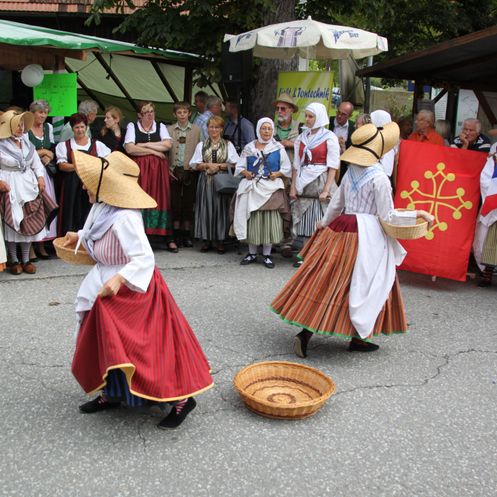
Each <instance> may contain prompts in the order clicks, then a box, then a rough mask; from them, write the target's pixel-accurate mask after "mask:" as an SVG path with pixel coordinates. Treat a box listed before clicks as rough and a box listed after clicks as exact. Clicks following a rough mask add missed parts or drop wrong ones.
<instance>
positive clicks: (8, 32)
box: [0, 19, 200, 64]
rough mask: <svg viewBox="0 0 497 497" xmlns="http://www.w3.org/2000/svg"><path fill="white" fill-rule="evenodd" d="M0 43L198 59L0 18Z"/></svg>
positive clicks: (184, 60)
mask: <svg viewBox="0 0 497 497" xmlns="http://www.w3.org/2000/svg"><path fill="white" fill-rule="evenodd" d="M0 43H3V44H6V45H16V46H28V47H45V48H59V49H63V50H90V51H94V50H98V51H100V52H104V53H120V54H137V55H141V56H144V55H145V56H146V55H151V56H154V55H159V56H160V57H163V58H165V59H169V60H171V61H176V62H185V63H188V62H190V63H196V64H198V63H199V62H200V56H199V55H195V54H191V53H186V52H177V51H175V50H162V49H159V48H146V47H139V46H138V45H134V44H133V43H126V42H122V41H115V40H108V39H105V38H97V37H96V36H88V35H82V34H76V33H69V32H67V31H60V30H58V29H50V28H43V27H40V26H30V25H29V24H22V23H19V22H12V21H5V20H3V19H0Z"/></svg>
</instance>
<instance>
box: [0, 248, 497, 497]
mask: <svg viewBox="0 0 497 497" xmlns="http://www.w3.org/2000/svg"><path fill="white" fill-rule="evenodd" d="M156 257H157V264H158V266H159V268H160V270H161V272H162V274H163V275H164V278H165V280H166V282H167V284H168V285H169V288H170V289H171V291H172V293H173V295H174V297H175V299H176V301H177V302H178V304H179V306H180V308H181V309H182V311H183V312H184V314H185V316H186V317H187V319H188V320H189V322H190V324H191V326H192V328H193V329H194V331H195V333H196V335H197V337H198V339H199V341H200V343H201V344H202V346H203V348H204V351H205V353H206V355H207V357H208V359H209V361H210V363H211V366H212V370H213V377H214V380H215V388H213V389H211V390H210V391H208V392H206V393H204V394H203V395H200V396H198V398H197V401H198V407H197V408H196V409H195V410H194V411H193V412H192V413H191V415H190V416H189V417H188V418H187V420H186V421H185V423H184V424H183V425H182V426H181V427H180V428H179V429H177V430H172V431H163V430H158V429H157V428H156V424H157V423H158V421H160V419H161V418H160V416H159V414H158V413H156V412H150V411H149V410H146V409H143V410H139V411H135V410H133V409H126V408H122V409H118V410H112V411H107V412H101V413H97V414H92V415H83V414H80V413H79V411H78V405H79V404H81V403H82V402H84V401H85V400H87V397H86V396H85V394H84V393H83V392H82V390H81V388H80V387H79V385H78V384H77V383H76V381H75V380H74V378H73V376H72V375H71V371H70V364H71V358H72V353H73V348H74V338H73V334H74V329H75V315H74V308H73V301H74V297H75V294H76V292H77V289H78V287H79V284H80V282H81V280H82V278H83V276H84V274H85V273H86V271H87V268H86V267H83V266H69V265H66V264H65V263H63V262H62V261H60V260H50V261H43V262H40V263H39V264H38V272H37V274H36V275H33V276H29V275H24V274H23V275H21V276H12V275H10V274H8V273H7V272H4V273H0V303H1V306H0V354H1V355H0V368H1V369H0V375H1V386H2V388H1V389H0V419H1V428H2V429H1V432H0V451H1V454H2V456H1V460H0V479H1V481H0V495H1V496H9V497H59V496H60V497H128V496H129V497H135V496H136V497H138V496H140V497H141V496H147V497H148V496H164V497H166V496H175V497H176V496H185V497H192V496H194V497H197V496H199V497H200V496H202V497H203V496H207V497H259V496H260V497H272V496H274V497H296V496H299V497H322V496H333V497H359V496H363V497H397V496H399V497H476V496H478V497H493V496H495V495H496V494H497V402H496V397H497V395H496V394H497V365H496V359H497V325H496V322H497V319H496V317H497V313H496V304H497V283H496V284H495V285H494V286H493V287H491V288H484V289H482V288H478V287H477V286H476V282H475V281H474V280H470V281H468V282H466V283H460V282H454V281H449V280H444V279H438V280H436V281H432V279H431V278H430V277H428V276H423V275H417V274H412V273H406V272H401V273H400V280H401V286H402V292H403V296H404V300H405V303H406V309H407V317H408V322H409V333H408V334H406V335H396V336H392V337H381V338H379V339H378V340H376V342H377V343H378V344H379V345H380V349H379V351H378V352H375V353H372V354H361V353H350V352H348V351H347V342H346V341H345V340H342V339H339V338H326V337H314V338H313V340H312V342H311V344H310V350H309V357H308V359H299V358H297V357H295V356H294V355H293V353H292V340H293V336H294V334H295V333H296V332H297V331H298V330H297V329H295V328H294V327H292V326H290V325H288V324H285V323H284V322H282V321H281V320H280V319H279V318H278V317H277V316H276V315H275V314H274V313H272V312H270V310H269V303H270V302H271V300H272V298H273V297H274V296H275V295H276V293H277V292H278V291H279V290H280V288H281V287H282V286H283V284H284V283H285V282H286V281H287V280H288V279H289V278H290V276H291V275H292V274H293V272H294V271H295V269H293V268H292V266H291V262H290V261H288V260H285V259H282V258H281V257H280V256H279V255H276V256H275V258H274V260H275V263H276V267H275V268H274V269H272V270H271V269H267V268H265V267H264V266H263V265H262V264H257V265H255V264H254V265H250V266H245V267H242V266H240V265H239V261H240V258H241V256H240V255H238V254H237V253H234V252H232V251H231V252H228V253H226V254H225V255H222V256H221V255H218V254H216V253H207V254H200V253H199V252H198V250H196V249H186V250H181V251H180V253H179V254H170V253H168V252H166V251H157V252H156ZM264 360H289V361H295V362H303V363H305V364H308V365H310V366H313V367H316V368H319V369H320V370H322V371H323V372H325V373H326V374H328V375H329V376H331V377H332V378H333V380H334V381H335V383H336V385H337V393H336V394H335V395H334V396H333V397H331V398H330V400H329V402H328V403H327V404H326V405H325V406H324V407H323V408H322V409H321V410H320V411H319V412H318V413H317V414H316V415H315V416H313V417H311V418H308V419H305V420H300V421H277V420H270V419H266V418H263V417H260V416H257V415H256V414H253V413H252V412H250V411H248V410H247V409H246V408H245V407H244V405H243V403H242V402H241V400H240V399H239V397H238V394H237V393H236V391H235V390H234V389H233V386H232V380H233V376H234V375H235V373H236V372H237V371H238V370H239V369H241V368H242V367H244V366H245V365H247V364H251V363H253V362H256V361H264Z"/></svg>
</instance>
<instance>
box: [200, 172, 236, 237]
mask: <svg viewBox="0 0 497 497" xmlns="http://www.w3.org/2000/svg"><path fill="white" fill-rule="evenodd" d="M218 174H226V173H218ZM232 197H233V195H231V194H228V195H226V194H221V193H217V192H216V188H215V187H214V176H213V175H208V174H206V173H205V172H201V173H200V175H199V177H198V183H197V199H196V203H195V238H199V239H200V240H206V241H223V240H225V239H226V238H228V230H229V210H230V203H231V199H232Z"/></svg>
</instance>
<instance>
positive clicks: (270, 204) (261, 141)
mask: <svg viewBox="0 0 497 497" xmlns="http://www.w3.org/2000/svg"><path fill="white" fill-rule="evenodd" d="M256 133H257V140H254V141H252V142H250V143H248V144H247V145H246V146H245V148H244V149H243V151H242V154H241V157H240V160H239V161H238V162H237V164H236V169H235V175H240V176H243V179H242V181H241V182H240V185H239V186H238V190H237V192H236V201H235V215H234V220H233V229H234V231H235V234H236V237H237V238H238V239H239V240H247V243H248V246H249V251H248V254H247V255H246V256H245V257H244V258H243V259H242V261H241V262H240V264H241V265H242V266H245V265H247V264H252V263H254V262H257V247H258V245H262V257H263V263H264V265H265V266H266V267H267V268H269V269H272V268H274V262H273V259H272V258H271V248H272V245H273V244H274V243H280V242H281V240H282V239H283V218H285V220H286V222H287V223H289V222H290V207H289V205H288V198H287V196H286V193H285V185H284V184H283V180H282V178H283V177H289V176H290V174H291V164H290V159H289V158H288V155H287V153H286V151H285V148H284V147H283V146H282V145H281V144H280V143H279V142H277V141H276V140H275V139H274V138H273V134H274V123H273V121H272V120H271V119H269V118H268V117H263V118H262V119H259V121H258V123H257V126H256Z"/></svg>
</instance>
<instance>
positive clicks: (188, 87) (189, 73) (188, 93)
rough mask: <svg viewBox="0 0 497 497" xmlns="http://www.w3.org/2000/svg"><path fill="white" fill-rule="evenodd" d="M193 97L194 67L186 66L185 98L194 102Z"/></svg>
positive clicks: (186, 100)
mask: <svg viewBox="0 0 497 497" xmlns="http://www.w3.org/2000/svg"><path fill="white" fill-rule="evenodd" d="M192 98H193V69H192V68H191V67H185V77H184V80H183V100H184V101H185V102H189V103H192Z"/></svg>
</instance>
